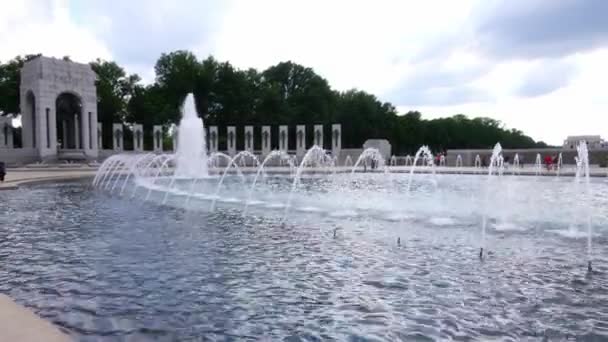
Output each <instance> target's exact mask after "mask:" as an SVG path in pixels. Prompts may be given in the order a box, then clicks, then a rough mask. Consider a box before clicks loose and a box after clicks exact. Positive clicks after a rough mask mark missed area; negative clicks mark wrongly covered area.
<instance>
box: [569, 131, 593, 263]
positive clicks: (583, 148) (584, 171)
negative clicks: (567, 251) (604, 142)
mask: <svg viewBox="0 0 608 342" xmlns="http://www.w3.org/2000/svg"><path fill="white" fill-rule="evenodd" d="M576 152H577V166H576V175H575V179H574V181H575V182H576V184H580V183H581V179H584V190H582V191H581V190H579V191H581V192H583V193H584V200H583V201H582V204H583V206H584V208H585V211H586V212H585V218H586V222H585V223H586V225H587V270H588V271H589V272H591V271H592V267H591V261H592V250H591V245H592V236H593V232H592V226H591V215H592V212H591V205H590V200H591V198H592V195H591V185H590V179H589V177H590V172H589V151H588V150H587V143H586V142H585V141H581V142H579V144H578V145H577V147H576Z"/></svg>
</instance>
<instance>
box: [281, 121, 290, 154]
mask: <svg viewBox="0 0 608 342" xmlns="http://www.w3.org/2000/svg"><path fill="white" fill-rule="evenodd" d="M288 148H289V128H288V127H287V125H281V126H279V150H281V151H283V152H287V150H288Z"/></svg>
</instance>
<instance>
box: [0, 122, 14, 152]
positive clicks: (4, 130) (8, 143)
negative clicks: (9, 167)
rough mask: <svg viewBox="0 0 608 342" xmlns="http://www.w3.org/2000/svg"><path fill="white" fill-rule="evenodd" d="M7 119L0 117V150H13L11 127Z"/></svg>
mask: <svg viewBox="0 0 608 342" xmlns="http://www.w3.org/2000/svg"><path fill="white" fill-rule="evenodd" d="M11 121H12V119H11V118H9V117H0V148H13V125H12V122H11Z"/></svg>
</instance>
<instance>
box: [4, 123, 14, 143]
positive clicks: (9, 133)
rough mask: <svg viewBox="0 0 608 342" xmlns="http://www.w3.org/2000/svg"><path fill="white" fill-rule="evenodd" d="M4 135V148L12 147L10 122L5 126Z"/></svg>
mask: <svg viewBox="0 0 608 342" xmlns="http://www.w3.org/2000/svg"><path fill="white" fill-rule="evenodd" d="M5 127H6V137H5V141H6V145H4V147H6V148H13V147H14V145H13V126H12V125H11V124H7V125H6V126H5Z"/></svg>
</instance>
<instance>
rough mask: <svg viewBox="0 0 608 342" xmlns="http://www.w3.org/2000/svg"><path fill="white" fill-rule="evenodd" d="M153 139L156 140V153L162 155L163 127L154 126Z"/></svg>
mask: <svg viewBox="0 0 608 342" xmlns="http://www.w3.org/2000/svg"><path fill="white" fill-rule="evenodd" d="M152 137H153V140H154V148H153V150H154V152H156V153H162V152H163V126H161V125H154V126H152Z"/></svg>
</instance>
